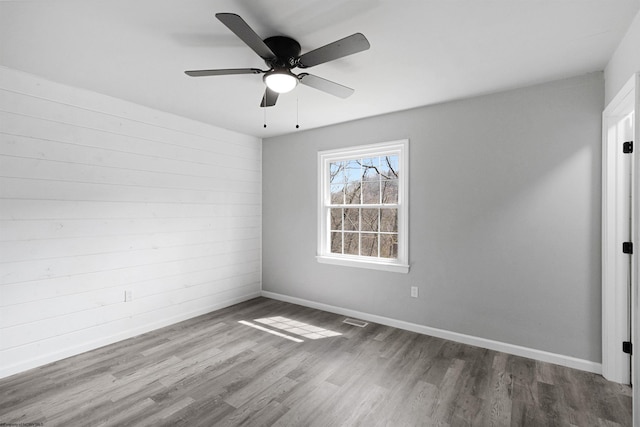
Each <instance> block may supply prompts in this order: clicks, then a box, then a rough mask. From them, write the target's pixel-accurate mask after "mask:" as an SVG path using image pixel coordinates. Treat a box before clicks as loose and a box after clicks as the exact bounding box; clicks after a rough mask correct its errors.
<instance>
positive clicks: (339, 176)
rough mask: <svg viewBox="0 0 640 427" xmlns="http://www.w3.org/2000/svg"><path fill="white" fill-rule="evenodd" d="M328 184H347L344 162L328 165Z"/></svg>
mask: <svg viewBox="0 0 640 427" xmlns="http://www.w3.org/2000/svg"><path fill="white" fill-rule="evenodd" d="M329 182H330V183H332V184H339V183H345V182H347V176H346V174H345V162H335V163H329Z"/></svg>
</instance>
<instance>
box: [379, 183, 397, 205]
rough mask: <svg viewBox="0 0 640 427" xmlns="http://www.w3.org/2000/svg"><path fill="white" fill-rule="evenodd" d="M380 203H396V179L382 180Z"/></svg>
mask: <svg viewBox="0 0 640 427" xmlns="http://www.w3.org/2000/svg"><path fill="white" fill-rule="evenodd" d="M381 186H382V203H398V180H397V179H394V180H390V181H382V183H381Z"/></svg>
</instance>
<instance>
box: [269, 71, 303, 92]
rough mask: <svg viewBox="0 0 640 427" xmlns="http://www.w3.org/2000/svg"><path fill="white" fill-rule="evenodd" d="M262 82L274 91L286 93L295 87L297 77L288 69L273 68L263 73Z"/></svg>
mask: <svg viewBox="0 0 640 427" xmlns="http://www.w3.org/2000/svg"><path fill="white" fill-rule="evenodd" d="M264 83H265V84H266V85H267V87H268V88H269V89H271V90H272V91H274V92H278V93H287V92H291V91H292V90H293V89H294V88H295V87H296V85H297V84H298V77H296V75H295V74H293V73H292V72H291V71H289V70H274V71H269V72H268V73H266V74H265V75H264Z"/></svg>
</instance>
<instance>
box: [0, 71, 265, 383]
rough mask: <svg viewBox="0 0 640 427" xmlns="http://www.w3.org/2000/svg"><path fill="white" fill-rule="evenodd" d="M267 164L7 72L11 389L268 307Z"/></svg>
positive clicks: (0, 149)
mask: <svg viewBox="0 0 640 427" xmlns="http://www.w3.org/2000/svg"><path fill="white" fill-rule="evenodd" d="M261 156H262V149H261V141H260V139H258V138H255V137H251V136H247V135H241V134H238V133H233V132H230V131H226V130H223V129H219V128H216V127H213V126H210V125H206V124H203V123H198V122H194V121H191V120H187V119H184V118H180V117H176V116H173V115H170V114H166V113H162V112H159V111H155V110H151V109H149V108H146V107H141V106H138V105H134V104H131V103H129V102H125V101H122V100H118V99H114V98H110V97H107V96H103V95H99V94H96V93H91V92H87V91H84V90H80V89H77V88H72V87H68V86H64V85H60V84H56V83H52V82H49V81H46V80H43V79H40V78H38V77H35V76H32V75H28V74H24V73H21V72H18V71H15V70H11V69H7V68H3V67H0V377H3V376H7V375H11V374H13V373H16V372H20V371H23V370H26V369H29V368H32V367H35V366H38V365H42V364H44V363H47V362H50V361H53V360H58V359H61V358H63V357H67V356H69V355H72V354H77V353H79V352H82V351H86V350H88V349H91V348H96V347H99V346H102V345H105V344H108V343H111V342H114V341H118V340H121V339H124V338H127V337H131V336H134V335H137V334H139V333H142V332H146V331H149V330H152V329H155V328H158V327H161V326H164V325H168V324H171V323H175V322H178V321H180V320H184V319H187V318H190V317H193V316H196V315H199V314H203V313H206V312H209V311H212V310H215V309H218V308H221V307H225V306H228V305H231V304H234V303H236V302H240V301H243V300H246V299H249V298H252V297H255V296H257V295H259V292H260V281H261V252H260V251H261V202H262V201H261V186H262V184H261V179H262V178H261ZM125 291H132V294H133V300H132V301H130V302H125Z"/></svg>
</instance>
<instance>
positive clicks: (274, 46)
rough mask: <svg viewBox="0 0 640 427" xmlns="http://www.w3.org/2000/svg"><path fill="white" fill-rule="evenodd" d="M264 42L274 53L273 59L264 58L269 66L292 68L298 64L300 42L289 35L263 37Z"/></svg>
mask: <svg viewBox="0 0 640 427" xmlns="http://www.w3.org/2000/svg"><path fill="white" fill-rule="evenodd" d="M264 44H266V45H267V46H269V49H271V51H272V52H273V53H275V54H276V57H275V58H274V59H267V60H265V62H266V64H267V65H268V66H269V68H275V69H278V68H289V69H290V68H293V67H296V66H297V65H298V57H299V56H300V51H301V50H302V49H301V47H300V43H298V42H297V41H295V40H294V39H292V38H290V37H285V36H274V37H269V38H266V39H264Z"/></svg>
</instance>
